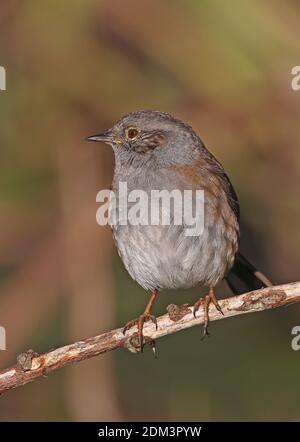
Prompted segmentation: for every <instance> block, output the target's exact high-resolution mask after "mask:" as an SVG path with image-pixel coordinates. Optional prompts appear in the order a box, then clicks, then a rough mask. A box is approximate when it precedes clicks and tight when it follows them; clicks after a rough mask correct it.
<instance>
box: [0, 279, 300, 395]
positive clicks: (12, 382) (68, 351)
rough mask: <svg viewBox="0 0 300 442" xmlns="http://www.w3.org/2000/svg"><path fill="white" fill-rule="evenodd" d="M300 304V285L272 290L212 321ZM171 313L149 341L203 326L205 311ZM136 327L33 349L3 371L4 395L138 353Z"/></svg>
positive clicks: (171, 309)
mask: <svg viewBox="0 0 300 442" xmlns="http://www.w3.org/2000/svg"><path fill="white" fill-rule="evenodd" d="M298 301H300V282H294V283H289V284H285V285H280V286H274V287H268V288H265V289H261V290H256V291H255V292H249V293H246V294H244V295H239V296H233V297H230V298H226V299H223V300H220V305H221V308H222V310H223V312H224V316H222V314H221V313H219V312H218V311H217V310H216V308H215V307H214V306H211V308H210V320H211V321H216V320H219V319H224V318H228V317H230V316H237V315H242V314H246V313H254V312H259V311H263V310H268V309H271V308H276V307H281V306H284V305H288V304H291V303H294V302H298ZM167 311H168V313H167V314H165V315H163V316H160V317H159V318H157V324H158V329H157V330H156V329H155V326H154V325H153V324H152V323H150V322H149V323H146V324H145V327H144V335H145V340H146V342H151V341H153V340H156V339H158V338H161V337H162V336H166V335H170V334H172V333H175V332H178V331H180V330H184V329H187V328H189V327H193V326H195V325H200V324H203V322H204V317H203V312H202V310H201V309H200V310H199V311H198V312H197V318H196V319H195V318H194V316H193V312H192V307H189V306H188V305H187V304H184V305H181V306H176V305H174V304H171V305H169V306H168V308H167ZM136 331H137V330H136V327H134V328H132V329H131V330H129V331H128V332H127V333H126V336H124V335H123V333H122V329H121V328H119V329H116V330H112V331H109V332H107V333H103V334H101V335H98V336H94V337H92V338H87V339H83V340H82V341H78V342H75V343H74V344H70V345H66V346H64V347H60V348H57V349H55V350H51V351H49V352H47V353H44V354H41V355H38V354H37V353H35V352H34V351H33V350H28V351H27V352H25V353H22V354H21V355H19V356H18V358H17V363H16V365H14V366H13V367H10V368H8V369H5V370H2V371H1V372H0V393H3V392H4V391H6V390H10V389H12V388H16V387H19V386H21V385H24V384H27V383H28V382H32V381H34V380H35V379H37V378H39V377H41V376H44V375H46V374H48V373H50V372H51V371H54V370H58V369H59V368H62V367H65V366H66V365H69V364H73V363H75V362H79V361H82V360H84V359H88V358H92V357H94V356H97V355H100V354H102V353H106V352H107V351H111V350H115V349H117V348H127V349H128V350H130V351H131V352H134V353H137V352H138V348H139V345H138V344H139V343H138V338H137V335H136Z"/></svg>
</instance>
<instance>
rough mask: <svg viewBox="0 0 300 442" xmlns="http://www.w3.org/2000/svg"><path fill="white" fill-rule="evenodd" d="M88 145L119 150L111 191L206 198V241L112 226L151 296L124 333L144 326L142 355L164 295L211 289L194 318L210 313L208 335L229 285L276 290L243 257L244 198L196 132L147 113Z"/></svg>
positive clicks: (180, 230) (179, 228) (171, 230)
mask: <svg viewBox="0 0 300 442" xmlns="http://www.w3.org/2000/svg"><path fill="white" fill-rule="evenodd" d="M87 140H89V141H98V142H99V141H100V142H104V143H107V144H109V145H111V147H112V148H113V151H114V155H115V170H114V177H113V183H112V190H113V191H114V192H115V193H116V194H117V193H118V190H119V186H120V183H121V182H126V183H127V186H128V192H129V191H131V190H134V189H141V190H143V191H145V192H147V193H148V194H150V192H151V190H154V189H156V190H159V191H161V190H168V191H172V190H174V189H179V190H180V191H181V192H183V191H185V190H192V191H195V190H197V189H199V190H203V191H204V229H203V232H202V233H201V234H200V235H196V236H188V235H186V229H187V226H186V225H185V224H184V223H182V225H175V223H174V222H173V223H172V222H171V223H170V225H162V223H159V224H158V225H151V224H149V225H132V224H131V223H127V225H118V224H116V225H112V231H113V238H114V241H115V244H116V247H117V250H118V252H119V255H120V257H121V259H122V261H123V263H124V265H125V267H126V269H127V271H128V273H129V274H130V275H131V277H132V278H133V279H134V280H135V281H137V282H138V283H139V284H140V285H141V286H142V287H143V288H144V289H146V290H148V291H151V297H150V300H149V302H148V304H147V306H146V308H145V310H144V312H143V314H142V315H140V317H139V318H138V319H135V320H131V321H129V322H128V323H127V324H126V325H125V327H124V333H125V332H126V331H127V330H128V329H129V328H131V327H132V326H134V325H137V327H138V337H139V345H140V350H141V351H142V349H143V345H144V336H143V326H144V323H145V321H148V320H150V321H152V322H153V323H154V324H155V325H156V327H157V321H156V318H155V316H153V315H152V307H153V304H154V301H155V299H156V297H157V295H158V292H159V291H160V290H163V289H187V288H190V287H194V286H197V285H198V284H201V285H202V286H206V287H207V289H208V290H207V294H206V295H205V296H204V297H201V298H200V299H199V300H198V301H197V302H196V303H195V304H194V315H195V317H196V312H197V310H198V309H199V308H200V306H203V308H204V319H205V322H204V335H206V334H208V323H209V306H210V304H211V303H213V304H214V305H215V307H216V308H217V309H218V310H219V311H220V312H221V313H222V310H221V308H220V305H219V303H218V301H217V299H216V297H215V292H214V289H215V287H216V285H217V284H218V282H220V281H221V280H222V279H223V278H226V280H227V282H228V284H229V286H230V288H231V289H232V290H233V291H234V292H235V293H236V294H238V293H242V292H245V291H247V290H254V289H257V288H261V287H265V286H269V285H271V282H270V281H269V280H268V279H267V278H266V277H265V276H264V275H263V274H262V273H261V272H259V271H258V270H257V269H256V268H255V267H254V266H253V265H252V264H251V263H250V262H249V261H248V260H247V259H246V258H245V257H244V256H243V255H242V254H240V253H239V252H238V249H239V203H238V199H237V195H236V193H235V191H234V188H233V186H232V184H231V182H230V180H229V178H228V176H227V175H226V173H225V171H224V169H223V167H222V165H221V164H220V163H219V162H218V161H217V160H216V158H215V157H214V156H213V155H212V154H211V153H210V152H209V151H208V150H207V148H206V147H205V146H204V143H203V142H202V140H201V139H200V138H199V137H198V135H197V134H196V133H195V132H194V130H193V129H192V128H191V127H190V126H189V125H187V124H186V123H184V122H182V121H180V120H179V119H177V118H174V117H173V116H172V115H170V114H168V113H165V112H159V111H154V110H141V111H137V112H132V113H130V114H128V115H126V116H124V117H123V118H121V119H120V120H119V121H117V122H116V124H115V125H114V126H113V127H112V128H111V129H109V130H107V131H105V132H103V133H99V134H96V135H92V136H90V137H88V138H87ZM116 201H117V202H116V204H117V208H118V209H119V210H122V207H121V206H122V204H124V202H122V201H121V200H120V199H118V198H117V200H116ZM172 219H173V218H172Z"/></svg>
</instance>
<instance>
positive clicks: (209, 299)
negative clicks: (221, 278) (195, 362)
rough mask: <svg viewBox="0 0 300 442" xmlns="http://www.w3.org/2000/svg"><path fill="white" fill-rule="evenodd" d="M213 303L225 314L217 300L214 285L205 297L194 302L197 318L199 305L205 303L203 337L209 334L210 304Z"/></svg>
mask: <svg viewBox="0 0 300 442" xmlns="http://www.w3.org/2000/svg"><path fill="white" fill-rule="evenodd" d="M211 303H213V304H214V306H215V307H216V309H217V310H218V311H219V312H220V313H222V315H224V313H223V311H222V309H221V307H220V304H219V303H218V301H217V298H216V296H215V292H214V289H213V287H210V288H209V291H208V294H207V295H206V296H204V297H203V298H200V299H198V301H197V302H195V304H194V316H195V318H196V312H197V311H198V310H199V307H200V306H201V305H203V308H204V333H203V338H204V337H205V336H208V335H209V333H208V324H209V306H210V304H211Z"/></svg>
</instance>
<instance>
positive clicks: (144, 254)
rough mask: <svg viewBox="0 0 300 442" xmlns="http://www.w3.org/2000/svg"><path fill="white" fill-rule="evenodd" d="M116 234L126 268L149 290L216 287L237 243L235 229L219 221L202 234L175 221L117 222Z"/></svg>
mask: <svg viewBox="0 0 300 442" xmlns="http://www.w3.org/2000/svg"><path fill="white" fill-rule="evenodd" d="M228 234H229V235H228ZM113 236H114V240H115V243H116V246H117V249H118V252H119V255H120V257H121V259H122V261H123V263H124V265H125V267H126V269H127V271H128V272H129V274H130V275H131V277H132V278H133V279H134V280H136V281H137V282H138V283H139V284H140V285H141V286H142V287H144V288H145V289H146V290H153V289H154V288H158V289H180V288H189V287H193V286H195V285H197V284H203V285H206V286H208V287H214V286H215V285H216V284H217V283H218V281H219V280H221V279H223V277H224V275H225V274H226V272H227V271H228V270H229V269H230V267H231V266H232V265H233V262H234V257H235V253H236V251H237V243H238V240H237V234H236V233H235V232H234V231H232V232H226V230H225V229H224V226H222V225H220V224H218V225H217V224H216V223H211V224H210V225H206V226H205V229H204V232H203V233H202V234H201V235H200V236H186V235H185V234H184V227H183V226H174V225H171V226H131V225H128V226H118V227H116V226H115V227H114V228H113Z"/></svg>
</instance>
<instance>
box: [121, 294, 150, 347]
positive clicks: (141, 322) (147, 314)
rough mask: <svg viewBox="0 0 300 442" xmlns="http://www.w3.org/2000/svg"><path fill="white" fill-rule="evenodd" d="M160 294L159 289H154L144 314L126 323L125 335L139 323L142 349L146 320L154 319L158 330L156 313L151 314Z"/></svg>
mask: <svg viewBox="0 0 300 442" xmlns="http://www.w3.org/2000/svg"><path fill="white" fill-rule="evenodd" d="M157 294H158V290H157V289H154V290H153V293H152V295H151V297H150V299H149V302H148V304H147V306H146V308H145V310H144V313H143V314H142V315H140V317H139V318H137V319H132V320H131V321H128V322H127V324H126V325H125V327H124V328H123V334H124V335H125V333H126V332H127V330H129V329H130V328H131V327H134V326H135V325H137V328H138V338H139V344H140V350H141V351H143V347H144V336H143V327H144V323H145V322H146V321H149V320H150V321H152V322H153V324H154V325H155V327H156V330H157V320H156V317H155V316H154V315H151V309H152V307H153V304H154V301H155V299H156V297H157Z"/></svg>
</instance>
